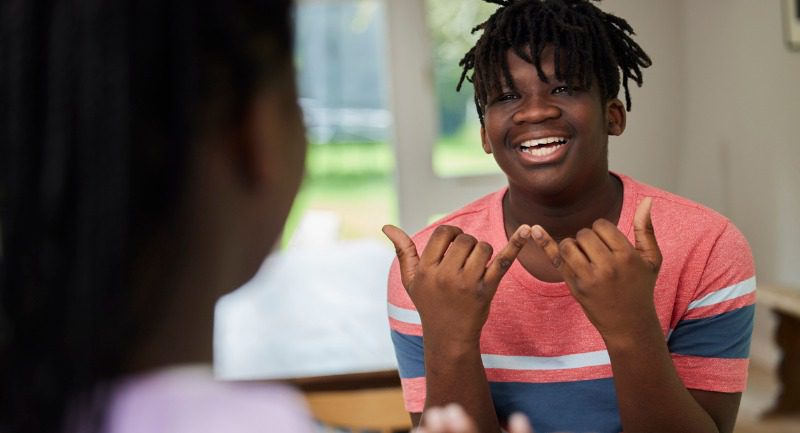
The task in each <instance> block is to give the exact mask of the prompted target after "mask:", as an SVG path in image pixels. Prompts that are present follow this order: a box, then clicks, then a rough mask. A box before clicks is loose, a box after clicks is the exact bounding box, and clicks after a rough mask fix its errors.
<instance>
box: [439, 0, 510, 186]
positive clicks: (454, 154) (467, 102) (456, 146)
mask: <svg viewBox="0 0 800 433" xmlns="http://www.w3.org/2000/svg"><path fill="white" fill-rule="evenodd" d="M427 7H428V25H429V26H430V29H431V36H432V42H433V51H434V53H433V54H434V71H435V77H436V96H437V99H438V109H439V122H440V124H439V131H440V132H439V134H440V135H439V140H438V141H437V143H436V145H435V146H434V149H433V169H434V172H435V173H436V174H437V175H439V176H445V177H446V176H462V175H474V174H487V173H499V172H500V169H499V168H497V165H496V164H495V162H494V159H493V158H492V157H491V155H487V154H486V153H484V152H483V149H482V148H481V140H480V122H479V121H478V115H477V113H476V111H475V105H474V104H473V102H472V101H473V95H474V93H473V90H472V83H470V82H468V81H465V82H464V85H463V86H462V87H461V91H460V92H456V85H457V84H458V80H459V78H460V77H461V67H460V66H458V62H459V61H460V60H461V58H462V57H463V56H464V54H465V53H466V52H467V51H468V50H469V49H470V48H471V47H472V46H473V45H474V44H475V41H476V40H477V39H478V36H477V35H471V34H470V30H471V29H472V28H473V27H475V26H476V25H477V24H478V23H481V22H483V21H484V20H485V19H486V18H487V17H489V15H491V13H492V12H493V11H494V10H495V8H496V5H492V4H488V3H484V2H478V1H458V2H454V1H452V0H427Z"/></svg>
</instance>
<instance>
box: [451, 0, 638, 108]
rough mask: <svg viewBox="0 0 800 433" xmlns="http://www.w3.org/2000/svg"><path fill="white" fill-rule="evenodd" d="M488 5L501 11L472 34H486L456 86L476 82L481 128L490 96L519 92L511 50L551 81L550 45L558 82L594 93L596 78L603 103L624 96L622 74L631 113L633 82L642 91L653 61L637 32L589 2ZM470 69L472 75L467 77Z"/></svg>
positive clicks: (531, 0)
mask: <svg viewBox="0 0 800 433" xmlns="http://www.w3.org/2000/svg"><path fill="white" fill-rule="evenodd" d="M485 1H487V2H489V3H495V4H498V5H500V7H499V8H498V9H497V10H496V11H495V12H494V14H492V15H491V16H490V17H489V18H488V19H487V20H486V21H485V22H483V23H482V24H480V25H478V26H476V27H475V28H473V29H472V33H475V32H477V31H479V30H483V34H482V35H481V37H480V38H479V39H478V41H477V42H476V43H475V46H474V47H472V48H471V49H470V50H469V51H468V52H467V54H466V55H464V58H463V59H461V62H459V66H462V67H463V68H464V69H463V71H462V73H461V79H460V80H459V82H458V87H457V90H460V89H461V85H462V84H463V82H464V79H465V78H466V79H467V80H469V81H470V82H472V83H473V85H474V86H475V107H476V108H477V110H478V116H479V118H480V120H481V123H483V115H484V110H485V107H486V103H487V98H488V95H489V94H491V93H494V92H500V91H501V89H502V87H503V84H507V85H508V86H510V87H511V88H512V89H513V88H514V80H513V79H512V78H511V73H510V71H509V69H508V60H507V59H506V53H507V52H508V50H509V49H512V50H514V53H515V54H516V55H517V56H519V57H520V58H522V59H524V60H525V61H527V62H528V63H531V64H533V65H534V66H535V67H536V71H537V72H538V75H539V79H540V80H542V81H544V82H547V77H546V76H545V74H544V71H542V64H541V57H542V51H543V50H544V48H545V47H546V46H549V45H552V47H553V50H554V53H553V55H554V56H555V75H556V79H558V80H560V81H564V82H567V83H569V84H570V85H574V86H580V87H583V88H586V89H589V88H591V86H592V84H593V81H594V78H595V77H596V78H597V81H598V82H599V85H600V94H601V97H602V99H603V101H607V100H609V99H610V98H615V97H616V96H617V94H618V93H619V84H620V70H621V71H622V85H623V86H624V87H625V102H626V106H627V109H628V111H630V109H631V97H630V92H629V91H628V79H633V81H635V82H636V84H637V85H639V86H641V85H642V71H641V68H646V67H649V66H650V65H651V64H652V62H651V61H650V57H648V55H647V53H645V52H644V50H642V47H640V46H639V44H637V43H636V42H635V41H634V40H633V39H632V38H631V35H633V34H634V32H633V28H632V27H631V26H630V25H629V24H628V22H627V21H625V20H624V19H622V18H620V17H617V16H614V15H611V14H608V13H605V12H603V11H601V10H600V9H599V8H597V6H595V5H594V4H592V3H591V2H590V1H589V0H485ZM596 1H600V0H596ZM498 66H499V67H498ZM470 70H472V71H473V74H472V75H471V76H468V75H467V74H468V73H469V71H470Z"/></svg>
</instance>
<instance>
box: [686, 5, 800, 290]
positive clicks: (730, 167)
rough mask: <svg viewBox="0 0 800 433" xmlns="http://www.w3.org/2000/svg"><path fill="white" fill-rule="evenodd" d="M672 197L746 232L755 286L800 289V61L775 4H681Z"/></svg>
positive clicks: (779, 10)
mask: <svg viewBox="0 0 800 433" xmlns="http://www.w3.org/2000/svg"><path fill="white" fill-rule="evenodd" d="M683 8H684V10H683V13H684V15H683V19H684V29H685V32H683V43H684V46H685V61H684V67H685V70H684V73H683V74H682V75H683V80H684V81H685V93H686V100H685V103H684V104H682V106H683V107H682V108H683V110H682V111H683V116H684V124H685V134H684V139H683V140H682V141H683V146H682V151H681V156H680V171H679V174H680V179H679V183H678V190H677V191H678V192H679V193H681V194H683V195H685V196H688V197H690V198H693V199H696V200H698V201H700V202H703V203H705V204H707V205H709V206H711V207H713V208H715V209H717V210H719V211H720V212H722V213H724V214H725V215H727V216H729V217H730V218H731V219H732V220H733V221H734V222H735V223H736V225H737V226H738V227H739V228H740V229H741V230H742V231H743V232H744V233H745V235H746V236H747V238H748V240H749V241H750V244H751V246H752V247H753V252H754V255H755V258H756V264H757V268H758V277H759V281H760V282H761V283H771V284H786V285H789V286H792V287H797V288H798V289H800V52H790V51H788V50H787V49H786V48H785V45H784V43H783V34H782V21H781V19H782V17H781V8H780V1H779V0H770V1H752V0H703V1H697V0H684V1H683Z"/></svg>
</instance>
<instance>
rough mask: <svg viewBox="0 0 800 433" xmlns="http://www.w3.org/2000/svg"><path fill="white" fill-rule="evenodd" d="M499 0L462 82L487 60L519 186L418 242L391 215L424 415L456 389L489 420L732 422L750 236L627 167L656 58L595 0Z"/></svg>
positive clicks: (496, 124) (561, 427) (397, 318)
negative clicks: (630, 118) (634, 119)
mask: <svg viewBox="0 0 800 433" xmlns="http://www.w3.org/2000/svg"><path fill="white" fill-rule="evenodd" d="M492 2H493V3H499V4H500V5H501V6H500V7H499V9H498V10H497V12H495V13H494V14H493V15H492V16H491V17H490V18H489V19H488V20H487V21H486V22H485V23H483V24H481V25H480V26H478V28H477V29H481V30H483V34H482V36H481V37H480V39H479V40H478V42H477V43H476V45H475V47H473V48H472V49H471V50H470V51H469V52H468V53H467V55H466V56H465V57H464V59H463V60H462V66H463V67H464V76H463V77H462V80H463V78H464V77H466V75H467V74H468V73H469V71H470V70H472V71H473V74H472V76H471V77H469V79H470V81H472V82H473V84H474V87H475V93H476V98H475V102H476V106H477V109H478V113H479V115H480V119H481V123H482V128H481V136H482V142H483V148H484V150H485V151H486V152H487V153H491V154H492V155H493V156H494V158H495V160H496V161H497V164H498V165H499V166H500V168H501V169H502V170H503V172H504V173H505V174H506V176H507V178H508V186H507V187H506V188H503V189H502V190H500V191H497V192H496V193H493V194H490V195H488V196H486V197H483V198H480V199H478V200H477V201H475V202H472V203H471V204H469V205H467V206H466V207H464V208H462V209H460V210H458V211H456V212H454V213H452V214H450V215H448V216H446V217H444V218H443V219H441V220H439V221H437V222H436V223H434V224H432V225H431V226H429V227H427V228H426V229H424V230H422V231H421V232H419V233H417V234H416V235H415V236H414V237H413V240H412V239H411V238H409V237H408V236H406V235H405V233H403V232H402V231H401V230H400V229H398V228H396V227H393V226H386V227H385V228H384V232H385V233H386V234H387V236H388V237H389V238H390V239H391V240H392V242H393V243H394V244H395V247H396V249H397V255H398V259H399V260H398V261H397V262H396V263H395V264H394V265H393V267H392V270H391V272H390V276H389V318H390V323H391V327H392V339H393V341H394V344H395V349H396V353H397V358H398V361H399V366H400V375H401V379H402V383H403V388H404V393H405V397H406V406H407V409H408V410H409V411H410V412H411V413H412V417H413V418H414V420H415V422H419V413H421V412H422V411H423V409H424V408H425V407H430V406H441V405H444V404H447V403H450V402H457V403H459V404H461V405H462V406H464V408H465V409H466V410H467V412H468V413H469V414H470V415H471V416H473V417H474V418H475V420H476V422H477V424H478V426H479V429H480V431H481V432H497V431H499V428H500V424H503V423H505V421H506V419H507V417H508V416H509V414H510V413H512V412H515V411H522V412H524V413H526V414H527V415H528V416H529V417H530V419H531V423H532V425H533V428H534V429H535V430H536V431H537V432H539V433H546V432H554V431H573V432H585V431H593V432H601V433H602V432H619V431H622V430H624V431H625V432H626V433H634V432H646V433H656V432H682V433H688V432H709V433H711V432H714V433H717V432H731V431H732V430H733V426H734V422H735V419H736V413H737V410H738V406H739V400H740V397H741V392H742V391H743V390H744V387H745V382H746V375H747V366H748V360H747V357H748V352H749V343H750V334H751V330H752V320H753V303H754V300H755V278H754V266H753V260H752V256H751V253H750V249H749V246H748V244H747V242H746V240H745V239H744V237H743V236H742V234H741V233H740V232H739V231H738V230H737V229H736V228H735V227H734V226H733V224H732V223H731V222H730V221H728V220H727V219H726V218H724V217H723V216H721V215H719V214H717V213H715V212H713V211H711V210H709V209H707V208H705V207H703V206H701V205H699V204H696V203H693V202H691V201H689V200H687V199H684V198H681V197H678V196H675V195H673V194H670V193H668V192H665V191H661V190H659V189H656V188H653V187H651V186H648V185H645V184H642V183H639V182H637V181H635V180H634V179H631V178H630V177H627V176H624V175H622V174H617V173H612V172H609V170H608V137H609V136H610V135H615V136H616V135H620V134H622V133H623V131H624V130H625V121H626V105H627V109H628V110H629V109H630V96H629V94H628V80H633V81H634V82H636V83H637V84H639V85H641V83H642V75H641V68H645V67H648V66H650V63H651V62H650V59H649V57H648V56H647V54H646V53H645V52H644V51H643V50H642V49H641V47H639V45H638V44H637V43H636V42H635V41H633V39H631V35H633V29H632V28H631V27H630V26H629V25H628V23H627V22H626V21H625V20H623V19H622V18H619V17H616V16H614V15H611V14H607V13H605V12H603V11H601V10H600V9H598V8H597V7H596V6H595V5H593V4H592V3H591V2H589V1H578V0H572V1H568V0H545V1H542V0H519V1H492ZM620 72H621V75H622V76H621V80H620ZM620 81H622V84H623V86H624V88H625V95H626V102H627V104H623V103H622V102H621V101H620V100H619V99H617V94H618V92H619V90H620ZM497 250H502V251H500V252H499V253H498V254H497V255H496V256H495V257H494V258H492V254H493V251H497ZM418 251H419V252H420V254H419V255H418ZM490 304H491V309H490ZM423 334H424V344H423Z"/></svg>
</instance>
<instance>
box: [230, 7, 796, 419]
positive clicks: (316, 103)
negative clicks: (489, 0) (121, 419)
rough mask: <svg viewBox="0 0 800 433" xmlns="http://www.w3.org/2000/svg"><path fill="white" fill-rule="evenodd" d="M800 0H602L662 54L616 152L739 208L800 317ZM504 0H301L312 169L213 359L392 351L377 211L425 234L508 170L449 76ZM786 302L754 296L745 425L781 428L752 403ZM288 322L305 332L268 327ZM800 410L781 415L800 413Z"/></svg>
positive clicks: (776, 356) (363, 363)
mask: <svg viewBox="0 0 800 433" xmlns="http://www.w3.org/2000/svg"><path fill="white" fill-rule="evenodd" d="M798 3H800V1H798V0H760V1H752V0H674V1H663V0H605V1H603V2H602V4H601V5H600V6H601V7H602V8H603V9H604V10H606V11H609V12H612V13H614V14H617V15H619V16H622V17H624V18H626V19H627V20H628V21H629V22H630V23H631V24H632V25H633V27H634V28H635V30H636V32H637V35H638V36H637V40H638V42H639V43H640V44H641V45H642V46H643V47H644V48H645V50H646V51H647V52H648V53H649V54H650V56H651V58H652V59H653V64H654V65H653V67H652V68H650V69H649V70H646V71H645V84H644V86H643V87H642V88H641V89H639V88H634V89H632V97H633V111H632V112H631V113H629V117H628V127H627V130H626V132H625V134H624V135H623V136H621V137H618V138H614V139H612V142H611V145H610V158H611V167H612V169H613V170H615V171H619V172H621V173H625V174H628V175H630V176H633V177H635V178H637V179H639V180H641V181H643V182H646V183H650V184H652V185H655V186H658V187H661V188H663V189H666V190H668V191H672V192H675V193H677V194H680V195H683V196H686V197H688V198H691V199H694V200H696V201H698V202H700V203H703V204H705V205H707V206H709V207H711V208H713V209H715V210H717V211H719V212H721V213H722V214H724V215H726V216H728V217H729V218H730V219H731V220H733V222H734V223H735V224H736V225H737V226H738V227H739V228H740V229H741V230H742V231H743V232H744V233H745V235H746V236H747V238H748V240H749V241H750V244H751V246H752V248H753V252H754V255H755V259H756V264H757V277H758V281H759V287H760V288H761V287H766V288H767V289H766V290H767V291H769V290H771V288H773V287H777V288H779V289H781V290H779V293H780V296H779V297H777V298H775V297H769V298H770V299H773V300H775V299H777V301H773V304H776V303H777V304H784V305H785V304H786V303H789V304H791V303H792V302H796V304H791V305H795V308H794V309H795V310H796V311H795V313H794V314H795V316H794V317H800V308H798V307H797V305H800V301H798V299H800V51H796V50H794V49H792V43H791V41H790V36H791V35H792V34H793V33H792V29H791V27H790V26H791V25H792V24H794V25H797V26H800V5H798ZM493 9H494V7H493V5H488V4H486V3H484V2H482V1H477V0H474V1H473V0H469V1H467V0H298V7H297V12H296V29H297V41H296V48H295V49H296V53H295V60H296V66H297V74H298V75H297V78H298V82H299V88H300V100H299V103H300V105H301V106H302V108H303V111H304V116H305V122H306V126H307V128H308V141H309V153H308V161H307V171H306V176H305V181H304V184H303V187H302V190H301V192H300V195H299V197H298V200H297V202H296V205H295V208H294V210H293V211H292V214H291V216H290V218H289V221H288V223H287V226H286V231H285V234H284V237H283V240H282V243H281V246H280V251H279V252H277V253H276V254H274V255H273V256H272V257H270V258H269V259H268V260H267V262H266V263H265V265H264V269H265V270H266V271H265V272H262V273H259V275H257V276H256V278H254V280H253V281H251V282H250V283H248V284H247V285H246V286H244V287H243V288H242V289H240V290H238V291H237V292H235V293H233V294H232V295H230V296H228V297H227V298H225V299H223V300H222V301H221V302H220V305H219V307H218V312H217V314H218V320H217V322H218V323H217V329H216V342H215V344H216V351H217V355H216V358H217V359H216V361H217V367H216V368H217V370H218V374H219V375H221V376H222V377H230V378H248V377H249V378H252V377H258V378H263V377H281V376H287V375H289V376H292V375H302V374H309V373H308V372H305V373H304V372H303V371H301V370H302V369H303V368H304V367H302V366H300V365H299V364H298V362H297V361H296V359H298V358H304V359H307V360H311V361H310V363H311V364H313V365H314V367H313V368H312V370H313V371H312V373H311V375H316V376H321V375H335V374H338V373H352V372H359V371H364V370H381V369H391V368H393V354H392V352H391V350H392V349H391V344H390V341H389V338H388V327H387V325H386V323H385V322H386V319H385V314H386V313H385V308H386V305H385V293H384V291H385V281H386V273H387V271H388V267H389V263H390V262H391V259H392V257H393V251H392V250H391V249H390V246H389V244H388V243H387V242H385V241H384V240H382V239H381V238H382V235H381V233H380V227H381V226H382V225H383V224H386V223H393V224H400V225H401V226H402V227H403V228H404V229H406V230H407V231H409V232H414V231H416V230H418V229H420V228H422V227H423V226H424V225H426V224H427V223H428V222H429V221H431V220H432V219H433V218H435V217H436V216H439V215H442V214H444V213H447V212H449V211H452V210H454V209H456V208H458V207H460V206H462V205H463V204H466V203H468V202H469V201H471V200H473V199H475V198H477V197H479V196H481V195H483V194H485V193H488V192H490V191H493V190H496V189H497V188H499V187H501V186H502V185H504V183H505V179H504V178H503V176H502V175H501V174H500V172H499V170H498V169H497V168H496V166H495V164H494V161H493V160H492V158H491V157H490V156H488V155H485V154H484V153H483V152H482V150H481V147H480V137H479V124H478V120H477V116H476V115H475V110H474V107H473V103H472V89H471V86H470V85H467V86H465V87H464V88H463V89H462V91H461V92H460V93H457V92H456V91H455V87H456V83H457V81H458V79H459V77H460V71H461V69H460V68H459V67H458V61H459V59H460V58H461V57H462V56H463V54H464V53H465V52H466V51H467V50H468V49H469V48H470V47H471V46H472V45H473V43H474V41H475V40H476V37H475V36H471V35H470V34H469V30H470V29H471V28H472V27H473V26H474V25H476V24H477V23H480V22H482V21H483V20H484V19H485V18H486V17H487V16H488V15H489V14H490V13H491V12H492V11H493ZM794 31H795V32H797V33H796V35H800V30H794ZM797 44H798V45H800V41H798V42H797ZM759 302H761V301H759ZM773 304H763V305H759V310H758V312H757V326H756V331H755V336H754V341H753V353H752V358H753V363H752V364H753V368H752V371H751V386H750V388H751V389H750V390H749V391H748V393H747V394H746V395H745V398H744V400H743V406H742V410H741V416H740V418H741V421H740V427H739V430H737V431H740V432H746V431H767V430H764V427H758V426H759V424H758V420H759V418H760V415H761V413H763V412H764V411H765V410H767V409H768V408H770V407H771V406H772V404H773V401H774V400H775V397H776V396H777V395H778V393H779V392H780V388H779V385H778V379H777V378H776V376H775V369H776V366H777V365H778V362H779V361H780V358H781V351H780V350H779V349H778V347H777V346H776V345H775V344H774V343H773V334H774V333H775V328H776V326H777V324H778V321H777V319H776V317H777V316H776V314H775V313H774V311H773V310H775V307H774V305H773ZM788 310H789V313H786V311H784V315H786V314H788V315H789V316H791V308H789V309H788ZM365 323H368V324H372V325H365ZM365 326H367V327H369V328H370V329H371V332H366V331H364V327H365ZM276 328H277V329H282V330H287V329H292V328H303V331H302V332H300V333H299V334H298V333H297V332H294V331H292V332H294V333H292V332H288V331H287V332H285V333H282V334H281V338H277V337H271V338H272V340H270V341H266V340H265V338H264V336H265V335H267V334H275V332H274V331H275V329H276ZM384 331H385V332H384ZM298 332H299V331H298ZM332 333H334V334H336V336H332ZM298 341H302V342H304V344H305V345H299V344H297V342H298ZM354 341H356V342H357V344H354V343H353V342H354ZM794 341H797V340H794ZM300 346H302V347H300ZM348 357H349V358H350V359H349V360H348V359H346V358H348ZM353 357H356V358H359V359H358V360H356V361H353ZM340 358H341V361H338V360H337V359H340ZM267 365H273V366H275V365H278V366H281V365H282V366H283V370H281V371H277V370H269V367H267ZM795 368H800V367H795ZM293 369H294V370H293ZM792 425H793V426H794V427H786V428H788V430H785V431H787V432H788V431H793V432H795V433H796V432H798V431H800V428H798V427H797V424H792ZM776 428H778V427H776ZM781 428H782V427H781ZM774 431H784V430H774Z"/></svg>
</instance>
